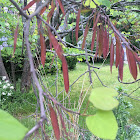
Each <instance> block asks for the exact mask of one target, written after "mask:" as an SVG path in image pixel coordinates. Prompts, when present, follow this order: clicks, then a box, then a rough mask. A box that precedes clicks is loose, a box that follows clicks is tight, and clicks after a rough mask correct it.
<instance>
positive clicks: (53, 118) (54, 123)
mask: <svg viewBox="0 0 140 140" xmlns="http://www.w3.org/2000/svg"><path fill="white" fill-rule="evenodd" d="M49 109H50V118H51V123H52V127H53V131H54V134H55V138H56V139H57V140H60V130H59V125H58V120H57V115H56V113H55V111H54V109H53V108H52V106H51V105H50V104H49Z"/></svg>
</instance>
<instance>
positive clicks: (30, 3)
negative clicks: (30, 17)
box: [23, 0, 35, 10]
mask: <svg viewBox="0 0 140 140" xmlns="http://www.w3.org/2000/svg"><path fill="white" fill-rule="evenodd" d="M34 3H35V0H32V1H31V2H29V3H28V4H27V5H26V6H25V7H24V8H23V10H27V9H29V8H30V7H31V6H32V5H33V4H34Z"/></svg>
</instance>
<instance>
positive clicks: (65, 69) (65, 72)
mask: <svg viewBox="0 0 140 140" xmlns="http://www.w3.org/2000/svg"><path fill="white" fill-rule="evenodd" d="M62 70H63V77H64V85H65V90H66V92H67V93H68V91H69V75H68V65H67V61H66V58H65V56H64V55H63V56H62Z"/></svg>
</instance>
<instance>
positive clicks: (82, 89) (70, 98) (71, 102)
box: [44, 63, 140, 126]
mask: <svg viewBox="0 0 140 140" xmlns="http://www.w3.org/2000/svg"><path fill="white" fill-rule="evenodd" d="M95 66H96V67H99V68H100V69H95V71H96V72H97V74H98V76H99V77H100V79H101V81H102V83H103V84H104V85H106V86H107V87H110V88H115V89H117V88H121V89H123V90H124V92H125V93H127V94H130V93H131V92H133V91H134V90H135V89H136V88H137V87H139V82H137V83H134V84H122V83H120V82H119V81H118V79H117V77H118V70H117V69H116V68H115V66H113V68H112V74H111V73H110V66H109V64H104V65H102V64H100V63H95ZM87 70H88V68H87V65H86V64H85V63H77V65H76V68H75V69H74V70H72V71H69V80H70V85H71V84H72V83H73V82H74V81H75V80H76V79H77V78H78V77H79V76H80V75H82V74H83V73H84V72H85V71H87ZM138 78H140V76H138ZM58 79H59V80H58V81H57V82H58V87H57V90H58V91H57V92H56V90H55V82H54V81H55V76H52V75H47V76H46V78H44V82H45V81H47V82H46V85H47V86H48V88H49V89H50V91H51V92H52V93H53V95H56V93H60V92H61V91H63V88H64V85H63V79H62V75H61V74H60V75H59V76H58ZM92 80H93V85H92V86H91V85H90V82H89V76H88V73H86V74H85V75H83V76H82V77H80V78H79V80H78V81H76V82H75V84H74V85H73V86H71V87H70V94H69V95H67V94H66V93H65V92H64V91H63V92H61V94H58V99H59V101H61V103H63V104H64V105H66V106H67V107H71V108H72V109H74V110H78V109H77V105H78V100H80V98H79V97H82V99H83V98H84V96H85V99H84V102H83V104H82V107H81V113H82V112H83V111H84V109H85V106H86V105H87V102H88V96H89V94H90V92H91V89H92V88H96V87H102V86H103V85H102V84H101V82H100V81H99V79H98V78H97V76H96V74H95V73H94V72H92ZM132 81H134V80H133V78H132V76H131V74H130V72H129V68H128V65H127V64H125V65H124V76H123V82H132ZM139 94H140V89H138V90H136V91H135V92H134V93H133V94H132V95H133V96H134V98H137V99H138V96H139ZM125 99H126V100H128V101H130V102H131V103H132V105H133V108H132V109H131V110H129V111H130V121H131V123H134V124H136V125H139V126H140V109H139V108H140V101H137V100H134V99H131V98H128V97H126V96H125ZM92 110H94V109H93V108H92V107H91V106H90V104H89V107H88V110H87V114H91V113H92V112H93V113H94V111H92Z"/></svg>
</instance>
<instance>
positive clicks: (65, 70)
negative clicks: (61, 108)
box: [48, 29, 69, 93]
mask: <svg viewBox="0 0 140 140" xmlns="http://www.w3.org/2000/svg"><path fill="white" fill-rule="evenodd" d="M48 32H49V38H50V41H51V43H52V45H53V47H54V49H55V51H56V53H57V55H58V57H59V58H60V59H61V61H62V69H63V77H64V85H65V90H66V92H67V93H68V91H69V75H68V66H67V61H66V59H65V56H64V55H63V50H62V48H61V46H60V44H59V43H58V41H57V39H56V38H55V36H54V35H53V34H52V33H51V31H50V30H49V29H48Z"/></svg>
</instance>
